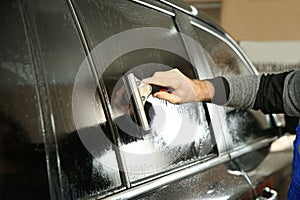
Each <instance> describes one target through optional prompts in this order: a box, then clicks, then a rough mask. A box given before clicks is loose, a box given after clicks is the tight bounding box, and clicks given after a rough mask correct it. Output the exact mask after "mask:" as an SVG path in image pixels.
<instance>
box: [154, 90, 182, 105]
mask: <svg viewBox="0 0 300 200" xmlns="http://www.w3.org/2000/svg"><path fill="white" fill-rule="evenodd" d="M153 96H154V97H157V98H159V99H163V100H166V101H168V102H170V103H173V104H179V103H180V101H179V99H178V96H177V95H175V94H172V93H168V92H156V93H155V94H154V95H153Z"/></svg>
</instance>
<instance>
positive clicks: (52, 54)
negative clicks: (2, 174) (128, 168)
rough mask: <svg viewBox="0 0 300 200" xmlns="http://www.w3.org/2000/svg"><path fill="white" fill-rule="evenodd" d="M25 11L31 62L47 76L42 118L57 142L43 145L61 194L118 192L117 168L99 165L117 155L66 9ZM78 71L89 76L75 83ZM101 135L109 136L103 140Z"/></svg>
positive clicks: (30, 5) (31, 4)
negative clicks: (104, 158) (107, 155)
mask: <svg viewBox="0 0 300 200" xmlns="http://www.w3.org/2000/svg"><path fill="white" fill-rule="evenodd" d="M23 7H24V13H25V14H26V17H27V18H28V19H29V23H30V26H28V30H33V33H30V34H29V36H30V37H31V38H33V39H32V40H33V41H34V44H35V45H36V46H34V47H33V48H35V49H36V52H37V53H36V54H34V55H33V59H35V60H38V62H37V65H38V66H36V67H37V68H39V69H42V70H43V71H42V74H39V75H40V76H43V75H44V76H45V87H46V89H47V90H46V92H47V93H48V94H47V93H46V94H43V95H48V97H49V103H50V106H49V112H50V113H46V114H50V115H51V118H52V120H53V121H52V127H53V132H54V136H55V141H49V144H47V145H49V146H50V147H49V148H50V150H51V151H50V154H51V155H52V154H55V153H56V150H57V151H58V154H57V163H52V162H51V163H50V170H52V168H55V167H56V166H55V165H57V166H58V167H59V170H58V173H59V174H57V175H55V176H58V177H57V178H58V180H60V183H61V184H62V185H61V188H60V189H59V190H60V191H63V195H64V198H66V199H77V198H82V197H86V196H88V195H91V194H95V193H97V194H99V193H101V192H104V191H107V190H110V189H114V188H118V187H120V186H121V180H120V175H119V171H118V166H116V169H115V171H111V170H110V169H108V168H106V167H105V166H103V165H101V163H99V157H100V155H101V154H103V153H104V152H106V151H107V150H108V149H109V150H110V152H111V154H110V158H111V159H112V160H116V155H115V154H114V150H113V149H112V148H111V145H112V142H111V141H110V139H111V138H112V137H111V136H110V131H109V128H108V127H107V120H106V117H105V115H104V112H103V109H102V103H101V100H100V98H99V93H98V92H97V88H96V81H95V80H94V78H93V74H92V71H91V70H90V68H89V64H88V61H87V60H86V54H85V51H84V48H83V46H82V42H81V40H80V37H79V34H78V31H77V29H76V26H75V24H74V21H73V17H72V15H71V13H70V11H69V7H68V5H67V3H65V2H64V1H58V0H55V1H52V0H51V1H50V0H49V1H27V2H25V4H24V5H23ZM81 66H85V67H86V69H87V71H86V72H85V73H84V74H83V75H80V77H79V79H80V81H78V80H77V79H78V76H79V75H78V74H80V72H81V71H80V69H81V68H80V67H81ZM93 85H95V87H93ZM92 103H94V104H92ZM91 105H94V107H92V108H91ZM91 109H92V111H91ZM78 121H79V122H78ZM47 123H49V122H47ZM101 131H102V132H103V133H104V134H107V136H105V137H101ZM47 134H50V133H47ZM46 137H50V136H46ZM56 187H59V186H56ZM54 195H55V194H54Z"/></svg>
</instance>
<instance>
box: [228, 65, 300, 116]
mask: <svg viewBox="0 0 300 200" xmlns="http://www.w3.org/2000/svg"><path fill="white" fill-rule="evenodd" d="M285 74H287V75H284V76H283V73H282V74H278V75H269V76H268V75H267V76H265V75H259V76H255V75H250V76H231V77H224V78H225V79H226V80H227V82H228V85H229V96H228V101H227V103H226V104H225V105H227V106H230V107H235V108H241V109H248V108H250V109H253V108H254V109H261V110H262V111H263V112H265V113H280V112H283V113H286V114H288V115H290V116H296V117H300V100H299V97H300V71H293V72H290V73H285ZM278 77H281V79H280V78H278ZM282 77H284V78H282ZM281 80H282V83H281V82H278V81H281ZM271 104H273V106H272V105H271ZM278 108H282V109H278Z"/></svg>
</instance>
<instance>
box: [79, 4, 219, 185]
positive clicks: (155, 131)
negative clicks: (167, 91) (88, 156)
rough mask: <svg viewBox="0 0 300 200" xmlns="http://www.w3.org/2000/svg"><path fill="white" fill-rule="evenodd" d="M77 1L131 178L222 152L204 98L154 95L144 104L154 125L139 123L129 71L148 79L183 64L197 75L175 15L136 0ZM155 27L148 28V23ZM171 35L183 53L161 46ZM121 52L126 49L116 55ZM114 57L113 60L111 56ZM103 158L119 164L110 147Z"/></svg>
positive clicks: (149, 121) (188, 70) (189, 71)
mask: <svg viewBox="0 0 300 200" xmlns="http://www.w3.org/2000/svg"><path fill="white" fill-rule="evenodd" d="M76 2H77V4H76V8H77V9H78V10H79V12H78V13H79V16H80V21H81V22H82V23H83V27H84V32H85V34H86V36H87V39H88V42H89V46H90V48H91V51H92V55H93V58H94V59H95V63H96V66H97V67H99V68H100V69H98V73H99V74H100V75H101V77H102V79H101V80H103V82H104V84H105V87H106V92H107V96H108V103H109V105H110V109H111V113H112V115H111V117H112V120H113V121H114V124H115V129H116V130H115V133H116V135H117V137H118V140H119V142H120V147H119V150H120V152H121V158H122V160H123V162H124V163H125V164H124V165H125V166H126V168H125V169H124V170H125V173H126V174H127V177H128V179H129V181H131V182H132V184H134V182H135V181H138V180H141V179H143V178H145V177H150V176H152V175H155V174H158V173H161V172H166V171H169V170H171V169H174V168H176V167H179V166H182V165H184V164H187V163H190V162H193V161H195V160H199V159H202V158H206V157H207V156H208V155H211V154H214V153H216V152H215V150H214V141H213V138H212V136H211V131H210V130H209V127H208V122H207V120H208V119H207V118H206V114H205V113H206V108H205V106H204V105H203V104H202V103H190V104H184V105H173V104H170V103H167V102H165V101H160V100H158V99H155V98H153V97H152V96H151V95H150V97H149V98H148V99H147V102H146V103H145V105H144V106H142V110H144V111H145V115H146V118H147V122H148V124H149V126H150V130H148V131H144V130H143V129H142V128H141V127H140V126H139V125H140V124H139V122H140V120H141V117H140V116H139V115H138V114H137V113H138V111H137V110H138V109H135V108H136V102H134V101H133V100H132V96H131V94H130V92H129V94H128V90H129V89H128V85H127V84H126V81H127V75H128V74H129V73H133V74H134V75H135V76H136V77H137V78H138V79H140V80H142V79H143V78H146V77H150V76H152V75H153V74H154V73H155V72H156V71H162V70H164V71H165V70H169V69H172V68H179V69H180V70H181V71H182V72H183V73H185V74H186V75H187V76H189V77H191V78H193V77H195V75H194V72H193V67H192V66H191V64H190V63H189V61H188V59H187V54H186V52H185V49H184V46H183V44H182V40H181V39H180V37H179V35H178V33H177V31H176V28H175V26H174V23H173V20H172V18H171V17H170V16H168V15H166V14H163V13H160V12H158V11H155V10H153V9H149V8H146V7H143V6H140V5H138V4H135V3H133V2H130V1H120V0H109V1H105V0H104V1H99V0H93V1H89V2H88V3H87V2H86V1H79V0H78V1H76ZM153 27H154V29H147V30H149V31H148V32H147V31H146V32H143V31H144V30H145V29H142V28H153ZM147 34H149V36H148V35H147ZM145 35H147V36H145ZM127 37H129V39H128V38H127ZM132 38H134V40H132ZM111 40H113V41H112V43H109V44H114V45H108V44H107V42H108V41H111ZM146 40H147V41H146ZM166 40H167V41H168V40H170V43H172V44H174V43H175V48H174V49H176V51H177V52H180V53H179V54H180V55H178V54H177V53H174V52H172V51H171V50H167V49H164V48H163V47H162V46H163V45H162V46H160V47H161V48H159V44H161V41H166ZM104 44H105V45H104ZM143 44H148V46H147V45H145V46H143ZM152 44H153V46H151V45H152ZM101 45H103V46H101ZM155 46H156V47H155ZM169 46H170V45H169ZM104 47H105V48H104ZM132 47H136V48H132ZM99 48H100V49H99ZM126 48H128V49H129V50H128V49H126ZM174 49H173V50H174ZM126 50H128V51H126ZM174 51H175V50H174ZM116 52H119V53H120V54H119V55H115V54H116ZM112 55H113V56H112ZM108 57H110V59H111V60H110V62H108V61H107V62H106V61H105V60H106V59H108ZM106 64H107V66H106ZM101 70H102V71H101ZM130 99H131V100H130ZM102 161H103V162H105V163H106V164H107V165H110V166H114V165H116V163H114V162H115V161H111V159H110V151H108V152H107V153H106V154H104V155H103V158H102Z"/></svg>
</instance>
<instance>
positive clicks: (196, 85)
mask: <svg viewBox="0 0 300 200" xmlns="http://www.w3.org/2000/svg"><path fill="white" fill-rule="evenodd" d="M143 82H145V83H147V84H153V85H158V86H162V87H167V88H170V89H172V91H171V92H170V93H168V92H157V93H155V94H154V95H153V96H154V97H157V98H160V99H164V100H167V101H169V102H170V103H174V104H181V103H187V102H196V101H210V100H211V99H212V97H213V96H214V91H215V90H214V86H213V84H212V83H211V82H209V81H205V80H196V79H190V78H188V77H186V76H185V75H184V74H182V73H181V72H180V71H179V70H178V69H172V70H169V71H165V72H156V73H155V74H154V75H153V76H152V77H150V78H146V79H143Z"/></svg>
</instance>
